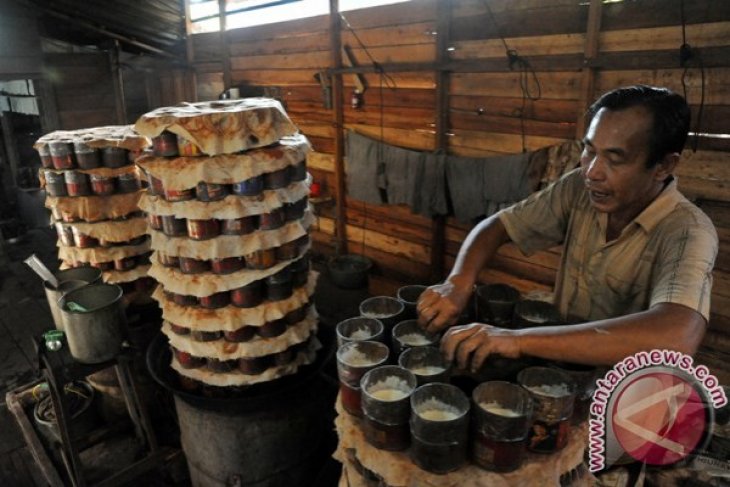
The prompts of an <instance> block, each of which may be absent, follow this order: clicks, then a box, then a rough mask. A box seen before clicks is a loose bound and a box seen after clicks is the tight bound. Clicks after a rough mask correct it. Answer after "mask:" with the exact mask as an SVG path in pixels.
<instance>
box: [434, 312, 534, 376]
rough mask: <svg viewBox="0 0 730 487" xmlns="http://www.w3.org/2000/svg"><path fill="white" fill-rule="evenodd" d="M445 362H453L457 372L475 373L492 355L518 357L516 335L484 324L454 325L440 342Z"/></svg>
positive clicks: (518, 344)
mask: <svg viewBox="0 0 730 487" xmlns="http://www.w3.org/2000/svg"><path fill="white" fill-rule="evenodd" d="M441 351H442V352H443V353H444V355H446V359H447V360H448V361H450V362H453V361H454V359H456V362H457V365H458V366H459V368H460V369H464V370H466V369H467V368H470V369H471V371H472V372H476V371H477V370H479V368H480V367H481V366H482V364H484V361H485V360H486V358H487V357H488V356H489V355H491V354H498V355H501V356H503V357H507V358H518V357H519V356H520V354H521V350H520V342H519V333H518V332H516V331H514V330H508V329H505V328H498V327H496V326H491V325H485V324H483V323H472V324H471V325H464V326H455V327H453V328H451V329H450V330H449V331H447V332H446V334H445V335H444V337H443V338H442V339H441Z"/></svg>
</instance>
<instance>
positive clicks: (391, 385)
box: [360, 365, 416, 451]
mask: <svg viewBox="0 0 730 487" xmlns="http://www.w3.org/2000/svg"><path fill="white" fill-rule="evenodd" d="M415 388H416V377H415V376H414V375H413V374H411V373H410V372H409V371H407V370H406V369H404V368H402V367H398V366H395V365H383V366H381V367H376V368H374V369H372V370H371V371H369V372H368V373H367V374H365V375H364V376H363V378H362V380H361V381H360V390H361V393H362V412H363V416H364V417H365V422H364V433H365V439H366V440H367V441H368V442H369V443H370V444H371V445H373V446H374V447H376V448H380V449H384V450H391V451H399V450H404V449H406V448H407V447H408V444H409V442H410V433H409V427H408V420H409V418H410V414H411V408H410V396H411V394H412V393H413V391H414V390H415Z"/></svg>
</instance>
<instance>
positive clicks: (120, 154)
mask: <svg viewBox="0 0 730 487" xmlns="http://www.w3.org/2000/svg"><path fill="white" fill-rule="evenodd" d="M101 162H102V164H103V165H104V166H105V167H111V168H115V167H122V166H126V165H127V164H129V154H128V151H127V150H126V149H122V148H121V147H104V148H103V149H102V150H101Z"/></svg>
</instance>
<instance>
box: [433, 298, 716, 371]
mask: <svg viewBox="0 0 730 487" xmlns="http://www.w3.org/2000/svg"><path fill="white" fill-rule="evenodd" d="M706 324H707V323H706V321H705V319H704V317H703V316H702V315H701V314H700V313H698V312H697V311H695V310H693V309H691V308H688V307H685V306H682V305H679V304H672V303H660V304H657V305H656V306H653V307H652V308H651V309H649V310H647V311H642V312H639V313H633V314H630V315H626V316H621V317H617V318H610V319H606V320H600V321H593V322H590V323H583V324H577V325H563V326H549V327H536V328H525V329H522V330H507V329H503V328H497V327H493V326H489V325H484V324H480V323H475V324H472V325H467V326H459V327H455V328H452V329H451V330H449V331H448V332H447V333H446V335H445V336H444V338H443V340H442V342H441V348H442V350H443V351H444V353H445V354H446V356H447V358H448V359H450V360H454V359H455V360H456V361H457V362H458V364H459V366H460V367H462V368H467V367H470V368H471V369H472V370H477V369H478V368H479V367H481V365H482V364H483V363H484V360H485V359H486V358H487V357H488V356H489V355H491V354H499V355H503V356H505V357H511V358H516V357H519V356H521V355H531V356H535V357H541V358H544V359H549V360H562V361H567V362H575V363H582V364H590V365H613V364H615V363H616V362H618V361H620V360H622V359H623V358H624V357H626V356H628V355H632V354H634V353H636V352H639V351H648V350H653V349H668V350H676V351H679V352H683V353H686V354H689V355H692V354H694V353H695V352H696V351H697V347H698V346H699V344H700V342H701V341H702V337H703V336H704V333H705V328H706Z"/></svg>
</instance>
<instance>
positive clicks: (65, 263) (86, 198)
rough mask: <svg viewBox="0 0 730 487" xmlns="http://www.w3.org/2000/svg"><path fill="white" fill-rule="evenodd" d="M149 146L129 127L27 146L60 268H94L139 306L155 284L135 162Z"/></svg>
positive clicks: (60, 134) (52, 137)
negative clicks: (36, 163) (36, 159)
mask: <svg viewBox="0 0 730 487" xmlns="http://www.w3.org/2000/svg"><path fill="white" fill-rule="evenodd" d="M149 144H150V141H149V139H147V138H146V137H142V136H140V135H139V134H137V133H136V132H135V131H134V129H133V127H132V126H131V125H123V126H108V127H96V128H90V129H80V130H73V131H56V132H52V133H50V134H47V135H44V136H43V137H41V138H40V139H38V141H37V142H36V143H35V144H34V148H35V149H36V150H38V152H39V153H40V157H41V162H42V165H43V168H42V169H41V170H40V179H41V184H42V186H44V187H45V190H46V195H47V197H46V207H47V208H49V209H50V210H51V214H52V223H53V225H54V226H55V228H56V232H57V233H58V247H59V250H58V257H59V259H60V260H61V261H62V263H61V268H69V267H79V266H88V265H90V266H93V267H97V268H99V269H101V270H102V271H103V274H102V276H103V277H102V278H103V280H104V282H107V283H112V284H119V285H120V286H121V287H122V289H123V290H124V292H125V295H127V296H128V299H129V300H130V301H131V302H134V303H139V304H142V303H144V302H145V301H149V300H150V298H149V295H150V293H151V292H152V290H153V287H154V281H153V280H151V279H150V278H148V277H147V271H148V270H149V268H150V262H149V259H150V254H151V250H150V240H149V237H148V236H147V225H146V221H145V217H144V214H143V213H142V212H141V211H140V209H139V206H138V202H139V198H140V196H141V195H142V194H143V192H144V191H143V190H142V189H141V188H140V181H139V178H138V177H137V171H136V168H135V166H134V159H135V158H136V157H137V156H138V155H139V154H141V153H142V151H143V150H144V149H145V148H146V147H148V146H149Z"/></svg>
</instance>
